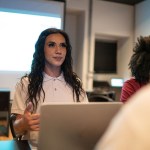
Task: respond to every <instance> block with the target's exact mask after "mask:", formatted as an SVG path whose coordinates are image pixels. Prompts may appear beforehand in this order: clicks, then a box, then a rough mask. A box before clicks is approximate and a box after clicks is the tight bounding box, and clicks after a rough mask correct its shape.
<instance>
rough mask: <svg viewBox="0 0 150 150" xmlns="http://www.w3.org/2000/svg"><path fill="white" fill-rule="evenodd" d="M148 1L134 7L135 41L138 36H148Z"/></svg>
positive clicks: (149, 26)
mask: <svg viewBox="0 0 150 150" xmlns="http://www.w3.org/2000/svg"><path fill="white" fill-rule="evenodd" d="M149 8H150V1H149V0H147V1H143V2H142V3H140V4H138V5H136V7H135V41H136V40H137V37H139V36H140V35H142V36H147V35H150V17H149V15H150V9H149Z"/></svg>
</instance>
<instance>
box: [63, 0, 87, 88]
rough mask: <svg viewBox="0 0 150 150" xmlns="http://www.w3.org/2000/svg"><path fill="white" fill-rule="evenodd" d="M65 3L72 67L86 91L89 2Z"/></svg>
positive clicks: (68, 0)
mask: <svg viewBox="0 0 150 150" xmlns="http://www.w3.org/2000/svg"><path fill="white" fill-rule="evenodd" d="M66 2H67V10H66V23H65V30H66V32H67V33H68V34H69V36H70V39H71V43H72V48H73V49H72V51H73V62H74V65H73V67H74V71H75V72H76V73H77V75H78V76H79V77H80V78H81V80H82V82H83V87H84V88H85V89H86V86H87V85H86V84H87V68H88V63H87V61H88V51H89V48H88V42H89V36H88V34H89V32H88V28H89V0H67V1H66Z"/></svg>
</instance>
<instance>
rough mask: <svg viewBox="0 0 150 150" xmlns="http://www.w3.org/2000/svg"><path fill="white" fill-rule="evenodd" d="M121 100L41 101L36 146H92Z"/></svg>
mask: <svg viewBox="0 0 150 150" xmlns="http://www.w3.org/2000/svg"><path fill="white" fill-rule="evenodd" d="M121 106H122V103H121V102H98V103H73V104H72V103H71V104H66V103H65V104H56V103H55V104H50V103H46V104H42V106H41V120H40V132H39V142H38V143H39V145H38V150H92V149H93V148H94V147H95V144H96V143H97V141H98V140H99V139H100V137H101V136H102V135H103V133H104V132H105V130H106V128H107V127H108V125H109V123H110V121H111V120H112V118H113V117H114V115H115V114H116V113H117V112H118V110H119V109H120V108H121Z"/></svg>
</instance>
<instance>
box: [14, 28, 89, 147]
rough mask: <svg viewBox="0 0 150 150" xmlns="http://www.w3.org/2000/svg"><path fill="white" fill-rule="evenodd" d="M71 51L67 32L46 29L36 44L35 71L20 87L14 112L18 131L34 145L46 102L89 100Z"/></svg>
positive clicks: (18, 87) (33, 68)
mask: <svg viewBox="0 0 150 150" xmlns="http://www.w3.org/2000/svg"><path fill="white" fill-rule="evenodd" d="M71 49H72V48H71V45H70V40H69V37H68V35H67V33H66V32H64V31H62V30H60V29H55V28H49V29H46V30H44V31H43V32H41V34H40V36H39V38H38V40H37V42H36V44H35V52H34V55H33V61H32V65H31V72H30V73H29V74H26V75H25V76H23V77H22V78H21V80H20V82H19V83H18V84H17V85H16V91H15V94H14V100H13V103H12V109H11V113H14V114H16V118H17V119H16V121H15V122H14V129H15V131H16V133H17V134H19V135H23V139H28V140H30V142H31V144H32V145H35V146H36V145H37V138H38V136H37V135H36V134H35V133H38V131H39V119H40V114H39V110H40V105H41V104H42V103H43V102H87V101H88V99H87V96H86V92H85V91H84V90H83V88H82V82H81V80H80V79H79V77H78V76H77V75H76V73H75V72H73V69H72V56H71ZM32 131H34V132H32ZM35 131H36V132H35ZM33 133H34V135H33ZM33 137H34V138H33Z"/></svg>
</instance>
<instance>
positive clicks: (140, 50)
mask: <svg viewBox="0 0 150 150" xmlns="http://www.w3.org/2000/svg"><path fill="white" fill-rule="evenodd" d="M129 69H131V74H132V76H134V77H135V79H136V80H137V81H138V82H139V83H140V84H146V83H148V82H149V81H150V36H146V37H143V36H140V37H139V38H138V39H137V43H136V44H135V47H134V48H133V55H132V57H131V60H130V62H129Z"/></svg>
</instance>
